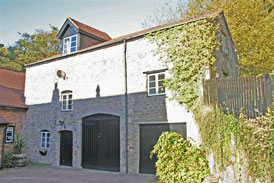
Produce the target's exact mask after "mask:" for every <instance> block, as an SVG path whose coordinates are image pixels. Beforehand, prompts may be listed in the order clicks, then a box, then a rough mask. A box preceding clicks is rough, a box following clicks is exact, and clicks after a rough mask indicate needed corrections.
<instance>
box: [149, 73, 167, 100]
mask: <svg viewBox="0 0 274 183" xmlns="http://www.w3.org/2000/svg"><path fill="white" fill-rule="evenodd" d="M162 74H164V79H160V80H159V75H162ZM150 76H155V81H154V82H155V87H151V86H150V83H152V82H151V81H150ZM165 77H166V73H165V72H158V73H153V74H148V75H147V84H148V87H147V89H148V91H147V92H148V96H156V95H165V94H166V88H165V87H164V88H165V92H164V93H159V82H160V81H164V80H165ZM153 88H155V90H156V92H155V93H154V94H151V93H150V89H153Z"/></svg>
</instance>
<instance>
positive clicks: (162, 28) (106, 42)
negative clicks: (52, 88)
mask: <svg viewBox="0 0 274 183" xmlns="http://www.w3.org/2000/svg"><path fill="white" fill-rule="evenodd" d="M214 15H217V16H221V15H223V11H217V12H215V13H210V14H205V15H200V16H197V17H195V18H192V19H187V20H179V21H176V22H171V23H168V24H164V25H159V26H156V27H152V28H150V29H146V30H142V31H138V32H135V33H132V34H128V35H125V36H121V37H118V38H114V39H111V40H109V41H105V42H102V43H99V44H96V45H93V46H90V47H88V48H84V49H82V50H79V51H77V52H75V53H72V54H69V55H61V56H60V54H58V55H55V56H53V57H51V58H47V59H43V60H40V61H38V62H34V63H31V64H28V65H26V66H31V65H36V64H39V63H43V62H47V61H50V60H54V59H58V58H62V57H69V56H74V55H76V54H79V53H83V52H87V51H92V50H96V49H98V48H101V47H104V46H108V45H112V44H114V43H119V42H122V41H124V40H128V39H133V38H137V37H141V36H144V35H147V34H149V33H151V32H156V31H159V30H164V29H168V28H171V27H176V26H179V25H183V24H186V23H190V22H195V21H198V20H201V19H205V18H207V17H210V16H214Z"/></svg>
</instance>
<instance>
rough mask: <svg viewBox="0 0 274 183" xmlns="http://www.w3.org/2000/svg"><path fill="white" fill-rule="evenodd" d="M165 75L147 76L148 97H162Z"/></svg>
mask: <svg viewBox="0 0 274 183" xmlns="http://www.w3.org/2000/svg"><path fill="white" fill-rule="evenodd" d="M164 81H165V73H155V74H149V75H148V95H149V96H152V95H162V94H165V92H166V91H165V87H164Z"/></svg>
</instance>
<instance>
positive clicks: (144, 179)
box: [0, 167, 157, 183]
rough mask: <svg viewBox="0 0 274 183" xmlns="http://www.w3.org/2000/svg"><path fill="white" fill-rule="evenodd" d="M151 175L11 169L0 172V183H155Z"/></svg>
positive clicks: (35, 168) (33, 168) (57, 168)
mask: <svg viewBox="0 0 274 183" xmlns="http://www.w3.org/2000/svg"><path fill="white" fill-rule="evenodd" d="M156 182H157V181H156V177H155V176H153V175H124V174H120V173H113V172H104V171H95V170H87V169H74V168H61V167H25V168H12V169H8V170H5V171H1V172H0V183H156Z"/></svg>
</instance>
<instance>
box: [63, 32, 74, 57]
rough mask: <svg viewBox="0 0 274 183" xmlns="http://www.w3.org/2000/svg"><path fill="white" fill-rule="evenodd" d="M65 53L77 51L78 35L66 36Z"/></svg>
mask: <svg viewBox="0 0 274 183" xmlns="http://www.w3.org/2000/svg"><path fill="white" fill-rule="evenodd" d="M63 44H64V45H63V53H64V55H66V54H69V53H73V52H76V51H77V35H74V36H71V37H66V38H64V42H63Z"/></svg>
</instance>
